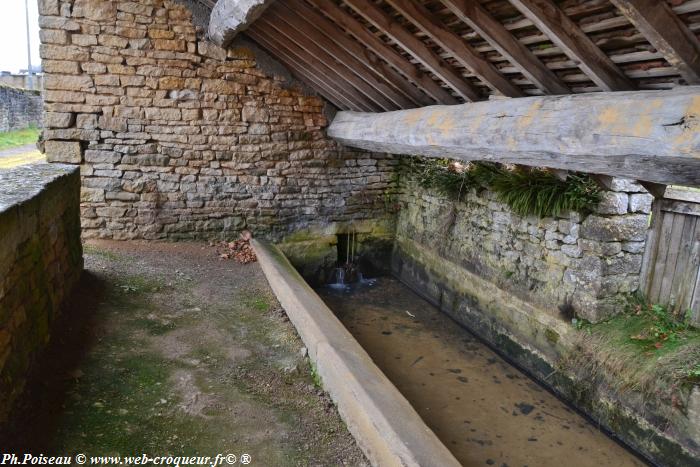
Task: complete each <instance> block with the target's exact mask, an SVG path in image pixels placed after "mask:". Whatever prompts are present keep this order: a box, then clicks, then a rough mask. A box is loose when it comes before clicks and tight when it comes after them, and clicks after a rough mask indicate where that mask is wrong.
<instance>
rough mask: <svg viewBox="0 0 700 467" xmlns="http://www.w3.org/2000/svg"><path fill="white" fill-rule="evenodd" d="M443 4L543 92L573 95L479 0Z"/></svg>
mask: <svg viewBox="0 0 700 467" xmlns="http://www.w3.org/2000/svg"><path fill="white" fill-rule="evenodd" d="M440 1H441V2H442V3H443V4H444V5H445V6H446V7H447V8H448V9H449V10H450V11H451V12H452V13H453V14H454V15H455V16H457V17H458V18H459V19H460V20H462V21H463V22H465V23H466V24H467V25H469V27H471V28H472V29H474V30H475V31H476V32H477V34H479V35H480V36H481V37H482V38H483V39H484V40H486V41H487V42H488V43H489V44H491V46H492V47H493V48H495V49H496V50H498V52H499V53H500V54H501V55H503V56H504V57H505V58H506V59H507V60H509V61H510V62H511V63H512V64H513V65H514V66H516V67H517V68H518V69H519V70H520V72H521V73H522V74H523V75H525V77H526V78H527V79H529V80H530V81H532V82H533V83H534V84H535V86H537V87H538V88H540V89H541V90H542V91H544V92H546V93H549V94H568V93H569V92H571V91H570V90H569V88H568V87H567V86H566V84H564V82H563V81H561V80H560V79H559V78H558V77H557V75H555V74H554V72H552V71H551V70H550V69H549V68H547V67H546V66H545V65H544V63H542V62H541V61H540V60H539V59H538V58H537V57H536V56H535V55H534V54H533V53H532V52H531V51H530V49H528V48H527V47H525V45H523V44H522V43H521V42H520V41H518V39H516V38H515V36H513V35H512V34H511V33H510V32H509V31H508V30H507V29H506V28H505V27H504V26H503V25H502V24H501V23H499V22H498V21H497V20H496V19H494V18H493V17H492V16H491V15H490V14H489V12H488V11H486V9H484V7H483V6H481V4H480V3H479V2H478V1H477V0H440Z"/></svg>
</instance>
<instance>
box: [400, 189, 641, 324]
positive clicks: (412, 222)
mask: <svg viewBox="0 0 700 467" xmlns="http://www.w3.org/2000/svg"><path fill="white" fill-rule="evenodd" d="M608 187H609V189H608V190H607V191H605V193H604V195H603V202H602V203H601V204H600V206H599V208H598V211H597V212H596V213H593V214H591V215H588V216H582V215H581V214H579V213H568V214H566V215H564V216H562V217H560V218H556V219H555V218H549V219H538V218H524V217H521V216H518V215H516V214H514V213H513V212H512V211H511V210H510V209H509V208H508V206H507V205H505V204H503V203H500V202H498V201H497V199H496V196H495V195H494V194H493V193H491V192H482V193H476V192H473V191H472V192H470V193H469V194H467V195H466V196H465V199H464V201H463V202H456V203H455V202H453V201H452V200H450V199H448V198H446V197H444V196H441V195H439V194H436V193H431V192H428V191H426V190H424V189H422V188H421V187H419V186H418V185H417V184H415V183H411V182H409V184H408V185H407V186H406V187H405V189H404V190H403V195H402V205H403V208H402V209H401V210H400V212H399V215H398V221H397V233H396V237H397V245H398V247H399V248H401V246H402V245H404V246H405V248H406V249H407V251H410V250H411V249H412V247H413V248H415V247H418V248H423V249H427V250H430V251H432V252H434V253H435V254H436V255H438V256H439V257H441V258H445V259H447V260H450V261H452V262H454V263H456V264H457V265H459V266H460V267H462V268H465V269H466V270H467V271H469V272H471V273H474V274H476V275H478V276H480V277H481V278H483V279H485V280H487V281H490V282H491V283H493V284H495V285H497V286H498V287H499V288H501V289H503V290H505V291H507V292H509V293H512V294H513V295H515V296H517V297H518V298H520V299H522V300H524V301H526V302H528V303H531V304H533V305H535V306H537V307H540V308H541V309H543V310H546V311H548V312H549V313H550V314H552V315H559V314H563V315H569V316H574V315H577V316H579V317H582V318H585V319H588V320H590V321H599V320H601V319H603V318H605V317H607V316H610V315H611V314H614V313H616V312H618V311H620V307H621V305H620V303H621V301H622V300H623V299H624V295H625V294H627V293H629V292H634V291H635V290H637V288H638V287H639V280H640V278H639V274H640V270H641V264H642V256H643V252H644V242H645V239H646V231H647V226H648V214H649V212H650V209H651V201H652V196H651V195H649V194H648V193H647V192H646V190H644V188H642V187H641V186H640V185H638V184H636V183H632V182H630V181H627V180H623V179H611V180H608Z"/></svg>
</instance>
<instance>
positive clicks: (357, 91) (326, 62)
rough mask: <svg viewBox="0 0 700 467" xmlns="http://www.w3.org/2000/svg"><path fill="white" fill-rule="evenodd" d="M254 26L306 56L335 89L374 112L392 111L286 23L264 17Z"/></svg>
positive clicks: (390, 107)
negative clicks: (331, 80)
mask: <svg viewBox="0 0 700 467" xmlns="http://www.w3.org/2000/svg"><path fill="white" fill-rule="evenodd" d="M255 26H256V27H257V28H260V29H264V30H265V31H266V32H267V33H268V35H272V36H275V35H276V36H279V37H280V41H281V42H284V43H287V44H289V47H294V48H296V50H298V51H299V52H300V53H301V54H307V56H308V59H307V62H308V61H311V62H313V63H314V64H315V65H316V68H318V69H321V70H324V72H325V73H328V76H329V78H330V77H332V79H333V80H336V81H337V85H336V86H337V87H339V88H342V89H343V90H344V91H345V92H346V93H348V94H352V95H356V96H357V97H358V98H359V99H361V101H362V102H364V103H365V104H368V105H369V106H370V107H371V108H372V109H374V110H375V111H376V110H379V111H381V110H392V107H393V104H392V103H391V102H389V101H388V100H387V99H386V98H384V97H383V96H381V95H379V93H378V92H377V91H376V90H374V89H372V88H371V86H369V85H368V84H366V83H365V82H364V81H362V80H360V79H359V78H357V77H356V76H355V75H353V74H352V73H350V71H349V70H347V69H346V68H345V67H343V68H340V65H339V64H338V63H337V62H335V60H333V58H332V57H330V56H329V55H328V54H327V53H325V52H324V51H323V50H322V49H320V48H319V47H318V46H316V45H315V44H312V43H311V42H309V41H308V39H305V38H304V37H303V36H301V37H299V36H297V34H296V33H295V31H294V30H292V29H291V28H290V27H289V26H288V25H287V24H286V23H280V22H277V21H274V22H273V21H268V20H267V18H266V17H262V18H258V21H256V22H255Z"/></svg>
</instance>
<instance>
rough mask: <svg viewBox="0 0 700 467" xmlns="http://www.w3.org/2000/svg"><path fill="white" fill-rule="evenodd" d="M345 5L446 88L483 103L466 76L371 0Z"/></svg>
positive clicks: (349, 0) (357, 0) (350, 1)
mask: <svg viewBox="0 0 700 467" xmlns="http://www.w3.org/2000/svg"><path fill="white" fill-rule="evenodd" d="M345 3H346V4H347V5H348V6H350V7H351V8H352V9H353V10H355V12H357V14H359V15H360V16H362V17H363V18H365V19H366V20H367V21H369V22H370V23H372V24H373V25H374V27H376V28H377V29H379V30H380V31H381V32H382V33H384V34H386V35H387V36H389V37H390V38H391V39H392V40H393V41H394V42H396V43H397V44H399V46H401V48H403V49H404V50H406V52H408V53H409V54H411V55H412V56H413V57H414V58H415V59H416V60H418V61H419V62H421V63H422V64H423V66H425V67H426V68H427V69H429V70H430V71H431V72H432V73H434V74H435V75H436V76H437V77H438V78H440V79H441V80H443V81H444V82H445V84H447V85H448V86H450V87H451V88H452V89H454V90H455V92H456V93H457V94H459V95H460V96H461V97H462V98H464V99H465V100H468V101H478V100H481V99H482V97H481V96H480V95H479V93H478V92H477V91H476V90H475V89H474V87H472V85H471V84H469V83H468V82H467V80H466V78H465V77H464V76H462V75H461V74H459V73H458V72H457V71H455V70H454V69H453V68H452V67H450V66H449V65H448V64H446V63H444V62H443V61H442V60H441V59H440V57H438V56H437V55H436V54H435V53H433V51H432V50H430V49H429V48H428V46H426V45H425V44H424V43H423V42H421V41H420V40H419V39H418V38H417V37H415V36H414V35H413V34H411V33H410V32H408V31H407V30H406V29H404V28H403V27H402V26H401V25H399V24H398V23H396V21H394V19H393V18H392V17H391V16H389V15H388V14H386V13H385V12H384V11H382V10H381V9H380V8H379V7H377V6H376V5H375V4H374V3H373V2H371V1H370V0H345Z"/></svg>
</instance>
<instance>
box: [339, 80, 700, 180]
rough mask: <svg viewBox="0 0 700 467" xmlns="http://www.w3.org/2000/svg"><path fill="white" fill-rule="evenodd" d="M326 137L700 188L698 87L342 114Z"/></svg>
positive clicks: (367, 146) (352, 143) (353, 143)
mask: <svg viewBox="0 0 700 467" xmlns="http://www.w3.org/2000/svg"><path fill="white" fill-rule="evenodd" d="M328 134H329V135H330V136H332V137H333V138H335V139H337V140H338V141H340V142H342V143H344V144H346V145H348V146H354V147H358V148H363V149H368V150H371V151H379V152H390V153H395V154H413V155H422V156H431V157H451V158H456V159H462V160H488V161H497V162H505V163H514V164H525V165H530V166H543V167H552V168H556V169H569V170H577V171H582V172H589V173H595V174H606V175H613V176H621V177H630V178H634V179H638V180H645V181H650V182H656V183H663V184H668V185H672V184H680V185H689V186H696V187H697V186H700V87H697V86H694V87H679V88H676V89H673V90H670V91H630V92H612V93H590V94H580V95H568V96H544V97H528V98H518V99H497V100H492V101H488V102H477V103H473V104H463V105H455V106H432V107H424V108H421V109H413V110H401V111H397V112H386V113H380V114H368V113H355V112H340V113H338V115H337V116H336V117H335V119H334V120H333V122H332V124H331V125H330V127H329V129H328Z"/></svg>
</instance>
